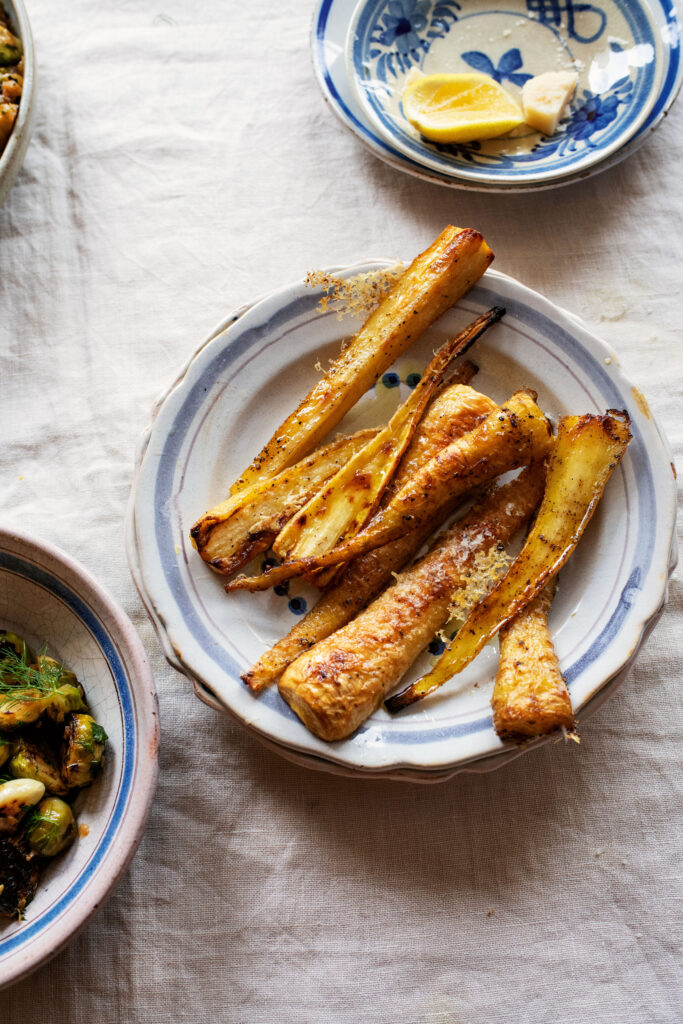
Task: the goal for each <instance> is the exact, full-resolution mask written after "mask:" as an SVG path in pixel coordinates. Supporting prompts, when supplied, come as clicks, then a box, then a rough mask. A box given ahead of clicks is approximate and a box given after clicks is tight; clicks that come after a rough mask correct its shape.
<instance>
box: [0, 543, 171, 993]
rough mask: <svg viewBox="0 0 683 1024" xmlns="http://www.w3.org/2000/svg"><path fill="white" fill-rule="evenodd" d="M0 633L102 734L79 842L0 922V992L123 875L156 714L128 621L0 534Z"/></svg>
mask: <svg viewBox="0 0 683 1024" xmlns="http://www.w3.org/2000/svg"><path fill="white" fill-rule="evenodd" d="M0 628H3V629H7V628H9V629H11V630H13V631H15V632H17V633H19V634H20V635H22V636H24V637H26V639H27V640H28V641H29V643H31V644H32V645H33V646H34V649H37V650H40V648H41V647H42V646H43V644H45V643H47V645H48V650H49V653H50V654H53V655H54V656H55V657H57V658H59V659H60V660H61V661H63V662H64V664H65V665H67V666H68V667H69V668H71V669H73V671H74V672H75V673H76V674H77V676H78V678H79V679H80V680H81V682H82V683H83V685H84V687H85V690H86V694H87V697H88V702H89V704H90V706H91V708H92V711H93V714H94V716H95V718H96V719H97V720H98V721H99V722H100V723H101V724H102V725H103V726H104V728H105V729H106V731H107V734H108V736H109V741H108V744H107V753H106V764H105V768H104V771H103V772H102V774H101V776H100V777H99V779H98V780H97V782H96V783H94V784H93V785H92V786H91V787H90V788H89V789H87V790H84V791H83V792H82V793H81V794H80V795H79V796H78V798H77V801H76V810H77V815H78V821H79V824H80V825H83V826H87V829H88V834H87V835H81V836H79V838H78V839H77V840H76V842H75V843H74V845H73V846H72V847H70V849H69V850H67V851H66V852H65V853H64V854H62V855H61V856H59V857H56V858H55V859H54V861H52V862H51V863H50V864H49V866H48V867H47V868H46V870H45V871H44V872H43V873H42V875H41V878H40V882H39V884H38V891H37V894H36V896H35V898H34V900H33V901H32V902H31V903H30V904H29V905H28V907H27V908H26V916H25V920H24V921H22V922H10V923H7V922H5V921H4V919H2V920H0V987H2V986H3V985H8V984H10V983H12V982H15V981H17V980H18V979H19V978H21V977H23V976H24V975H25V974H28V973H29V972H30V971H32V970H35V968H36V967H38V966H39V965H40V964H41V963H43V962H44V961H45V960H47V959H49V958H50V957H51V956H54V955H55V953H57V952H59V950H60V949H61V948H62V946H63V945H64V943H65V942H67V941H68V940H69V939H71V938H72V937H73V936H74V935H75V934H76V932H77V931H78V930H79V929H80V928H81V927H82V926H83V925H84V924H85V923H86V921H87V920H88V918H89V917H90V915H91V914H92V913H93V911H95V910H96V909H97V908H98V907H99V906H101V905H102V903H103V901H104V900H105V898H106V897H107V896H108V895H109V894H110V893H111V892H112V890H113V888H114V886H115V885H116V883H117V882H118V880H119V879H120V877H121V875H122V874H123V872H124V870H125V868H126V866H127V864H128V862H129V860H130V858H131V857H132V855H133V853H134V851H135V849H136V847H137V844H138V842H139V839H140V836H141V835H142V830H143V828H144V824H145V821H146V819H147V814H148V812H149V808H150V806H151V801H152V797H153V795H154V788H155V785H156V777H157V746H158V715H157V705H156V695H155V693H154V684H153V681H152V676H151V672H150V670H149V666H148V664H147V659H146V657H145V654H144V651H143V649H142V645H141V643H140V641H139V639H138V636H137V634H136V632H135V630H134V628H133V626H132V625H131V623H130V621H129V620H128V618H127V617H126V615H125V614H124V613H123V611H122V610H121V609H120V608H119V607H118V605H117V604H116V603H115V602H114V601H113V600H112V598H111V597H109V595H108V594H106V593H105V592H104V591H103V590H102V588H101V587H100V586H99V585H98V584H97V583H96V582H95V580H94V579H93V578H92V577H91V576H90V574H89V573H87V572H86V571H85V569H83V568H82V567H81V566H79V565H78V564H77V563H76V562H74V561H73V560H72V559H71V558H69V556H68V555H66V554H64V552H62V551H59V550H58V549H57V548H54V547H52V546H51V545H48V544H44V543H41V542H37V541H34V540H31V539H30V538H28V537H25V536H22V535H20V534H16V533H13V532H10V531H7V530H0Z"/></svg>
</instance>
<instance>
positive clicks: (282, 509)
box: [190, 428, 379, 576]
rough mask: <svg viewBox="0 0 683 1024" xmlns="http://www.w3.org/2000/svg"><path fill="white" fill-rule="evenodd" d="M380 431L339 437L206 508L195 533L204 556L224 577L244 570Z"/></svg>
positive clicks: (196, 540) (364, 431)
mask: <svg viewBox="0 0 683 1024" xmlns="http://www.w3.org/2000/svg"><path fill="white" fill-rule="evenodd" d="M378 433H379V428H370V429H368V430H359V431H358V432H357V433H356V434H352V435H350V436H348V437H337V438H335V440H334V441H332V442H331V443H330V444H327V445H325V446H324V447H322V448H319V449H318V450H317V451H315V452H313V454H312V455H309V456H308V458H306V459H303V460H302V461H301V462H298V463H297V464H296V465H295V466H291V467H290V468H289V469H285V470H283V472H282V473H278V475H277V476H274V477H270V478H267V479H264V480H262V481H261V482H260V483H258V484H255V485H254V486H253V487H250V488H249V489H248V490H246V491H243V492H241V493H240V494H239V495H238V496H237V497H235V498H228V500H227V501H224V502H222V503H221V504H220V505H217V506H216V507H215V508H213V509H211V510H210V511H209V512H206V513H205V514H204V515H203V516H202V517H201V519H199V520H198V521H197V522H196V523H195V524H194V526H193V527H192V530H191V531H190V536H191V538H192V542H193V544H194V545H195V547H196V548H197V550H198V551H199V554H200V555H201V556H202V558H203V559H204V561H205V562H208V563H209V565H210V566H211V568H212V569H214V570H215V571H216V572H218V573H221V574H222V575H225V576H229V575H232V573H235V572H237V571H238V570H239V569H241V568H243V566H245V565H246V564H247V562H249V560H250V559H251V558H253V557H254V556H255V555H258V554H260V553H261V552H262V551H267V550H268V548H269V547H270V546H271V544H272V542H273V541H274V540H275V538H276V537H277V534H278V531H279V530H280V529H281V528H282V526H284V524H285V523H286V522H287V520H288V519H289V518H290V517H291V516H293V515H295V514H296V513H297V512H298V511H299V509H300V508H301V507H302V506H303V505H305V503H306V502H307V501H308V499H309V498H310V497H311V495H312V494H315V492H316V491H317V490H318V489H319V488H320V487H321V486H322V485H323V484H324V483H325V481H326V480H329V479H330V477H332V476H334V474H335V473H336V472H337V471H338V470H339V468H340V467H341V466H343V465H344V464H345V463H346V462H347V461H348V460H349V459H351V458H353V456H354V455H355V454H356V452H358V451H360V450H361V449H362V448H364V447H365V445H366V444H367V443H368V441H370V440H372V438H373V437H376V436H377V434H378Z"/></svg>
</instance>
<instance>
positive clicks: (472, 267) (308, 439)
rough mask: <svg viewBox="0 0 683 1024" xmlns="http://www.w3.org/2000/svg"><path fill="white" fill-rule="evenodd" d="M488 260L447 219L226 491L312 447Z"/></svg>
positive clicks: (482, 245)
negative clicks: (431, 241) (431, 242)
mask: <svg viewBox="0 0 683 1024" xmlns="http://www.w3.org/2000/svg"><path fill="white" fill-rule="evenodd" d="M492 259H493V253H492V252H491V250H490V249H489V247H488V245H487V244H486V242H485V241H484V239H483V238H482V236H481V235H480V234H479V232H478V231H473V230H472V229H471V228H464V229H463V228H457V227H453V226H452V225H449V226H448V227H447V228H446V229H445V230H444V231H442V233H441V234H440V235H439V237H438V238H437V239H436V241H435V242H434V243H433V244H432V245H431V246H430V247H429V248H428V249H427V250H425V252H423V253H422V254H421V255H420V256H418V257H417V258H416V259H414V260H413V262H412V263H411V264H410V266H409V267H408V269H407V270H406V271H405V273H404V274H403V275H402V277H401V278H400V279H399V280H398V282H397V283H396V284H395V285H394V287H393V288H392V289H391V291H390V292H389V293H388V294H387V295H386V296H385V298H384V299H383V300H382V302H381V303H380V305H379V306H378V308H377V309H376V310H375V312H374V313H372V314H371V315H370V317H369V318H368V320H367V321H366V323H365V324H364V326H363V327H362V328H361V330H360V331H359V333H358V334H357V335H356V337H355V338H354V339H353V340H352V341H351V343H350V344H349V345H348V346H347V347H346V348H345V349H344V351H343V352H342V353H341V355H340V356H339V357H338V358H337V359H336V360H335V361H334V363H333V364H332V366H331V367H330V369H329V370H328V371H327V373H326V374H325V376H324V377H323V378H322V379H321V380H320V381H318V383H317V384H316V385H315V387H314V388H313V389H312V390H311V391H310V392H309V393H308V395H307V396H306V397H305V398H304V399H303V401H302V402H301V403H300V405H299V406H298V408H297V409H296V410H295V411H294V412H293V413H292V414H291V416H288V418H287V419H286V420H285V421H284V423H282V424H281V425H280V426H279V427H278V429H277V430H276V431H275V433H274V434H273V436H272V437H271V439H270V441H268V443H267V444H266V445H265V447H264V448H263V449H262V451H261V452H259V454H258V455H257V456H256V458H255V459H254V461H253V462H252V463H251V465H250V466H248V467H247V469H246V470H245V471H244V472H243V473H242V475H241V476H240V478H239V480H237V481H236V482H235V483H234V484H233V486H232V487H231V489H230V493H231V494H232V495H236V494H238V493H239V492H240V491H242V490H245V489H246V488H247V487H250V486H251V485H252V484H254V483H257V482H258V481H259V480H261V479H263V477H264V476H274V475H275V474H276V473H279V472H280V471H281V470H283V469H286V468H287V466H291V465H293V464H294V463H295V462H298V461H299V460H300V459H302V458H303V457H304V456H306V455H307V454H308V453H309V452H311V451H313V449H314V448H315V447H316V445H318V444H320V442H321V441H322V439H323V438H324V437H325V436H326V434H328V433H329V432H330V430H332V429H333V428H334V427H335V426H336V425H337V423H339V422H340V420H341V419H342V418H343V417H344V416H345V415H346V413H347V412H348V411H349V409H350V408H351V407H352V406H353V405H355V404H356V402H357V401H358V399H359V398H361V396H362V395H364V394H365V392H366V391H367V390H368V389H369V388H371V387H372V385H373V384H374V383H375V381H377V380H378V379H379V377H381V375H382V374H383V373H384V371H385V370H388V369H389V367H390V366H391V364H392V363H393V362H394V361H395V360H396V359H397V358H398V357H399V356H400V355H401V354H402V353H403V352H405V350H406V349H407V348H408V347H409V346H410V345H412V344H413V342H414V341H415V340H416V339H417V338H419V337H420V335H421V334H422V333H423V332H424V331H425V330H426V329H427V328H428V327H429V326H430V325H431V324H432V323H434V321H435V320H437V319H438V318H439V317H440V316H441V315H442V313H445V312H446V310H447V309H449V308H450V307H451V306H453V305H454V304H455V303H456V302H457V301H458V300H459V299H461V298H462V296H463V295H464V294H465V292H467V291H468V290H469V289H470V288H471V287H472V285H473V284H475V283H476V282H477V281H478V280H479V278H480V277H481V275H482V274H483V273H484V271H485V270H486V268H487V267H488V266H489V264H490V263H491V261H492Z"/></svg>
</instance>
